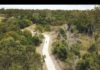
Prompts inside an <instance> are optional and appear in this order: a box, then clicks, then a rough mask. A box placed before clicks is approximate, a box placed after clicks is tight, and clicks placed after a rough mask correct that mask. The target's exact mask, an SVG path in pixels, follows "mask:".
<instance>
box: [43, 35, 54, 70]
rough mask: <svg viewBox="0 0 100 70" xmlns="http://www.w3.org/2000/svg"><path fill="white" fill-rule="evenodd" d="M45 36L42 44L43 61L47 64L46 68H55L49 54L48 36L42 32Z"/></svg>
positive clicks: (51, 69) (52, 69) (49, 69)
mask: <svg viewBox="0 0 100 70" xmlns="http://www.w3.org/2000/svg"><path fill="white" fill-rule="evenodd" d="M43 35H44V37H45V41H44V45H43V50H42V52H43V55H45V56H46V57H45V63H46V66H47V69H48V70H56V68H55V64H54V63H53V60H52V59H51V57H50V55H49V50H48V48H49V41H50V37H49V35H47V34H43Z"/></svg>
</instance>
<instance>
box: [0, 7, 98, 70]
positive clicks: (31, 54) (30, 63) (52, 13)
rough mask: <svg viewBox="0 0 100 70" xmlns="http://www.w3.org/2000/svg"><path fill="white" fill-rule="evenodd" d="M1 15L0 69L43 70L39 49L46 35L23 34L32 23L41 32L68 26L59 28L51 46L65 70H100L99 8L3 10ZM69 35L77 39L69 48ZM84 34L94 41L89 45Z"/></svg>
mask: <svg viewBox="0 0 100 70" xmlns="http://www.w3.org/2000/svg"><path fill="white" fill-rule="evenodd" d="M0 16H1V17H3V19H2V20H0V70H42V65H43V62H42V57H41V55H40V54H38V53H37V52H36V48H37V46H39V45H40V44H41V43H42V39H43V36H42V35H34V36H32V34H31V33H30V32H29V31H27V30H26V31H21V29H24V28H25V27H28V26H31V25H32V24H36V30H38V31H40V32H46V31H48V32H52V31H55V30H53V29H52V28H51V27H54V26H62V25H65V24H66V26H67V27H66V26H65V27H63V28H62V27H59V28H58V31H57V33H56V34H57V36H56V37H57V38H56V39H55V41H54V43H53V44H52V54H53V55H54V56H55V57H56V58H57V59H59V60H60V61H61V62H63V63H64V65H66V67H65V70H67V69H70V70H100V44H99V42H100V7H96V8H95V9H92V10H84V11H82V10H69V11H68V10H21V9H20V10H19V9H0ZM68 32H70V33H71V34H73V35H74V37H76V36H75V35H77V36H78V37H76V38H77V39H78V41H77V42H76V43H73V44H71V45H70V42H71V41H68V38H69V37H68V36H67V33H68ZM82 35H84V36H85V38H86V37H88V39H89V40H91V41H90V42H89V44H88V45H86V43H87V42H88V40H85V41H86V43H84V42H83V39H82V37H83V36H82ZM80 37H81V38H80ZM75 41H76V40H75ZM85 45H86V47H85ZM84 48H85V49H84ZM82 52H83V53H82ZM67 66H69V67H67Z"/></svg>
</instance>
